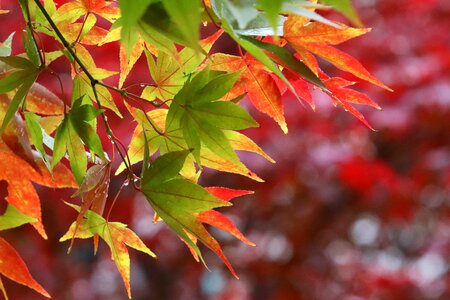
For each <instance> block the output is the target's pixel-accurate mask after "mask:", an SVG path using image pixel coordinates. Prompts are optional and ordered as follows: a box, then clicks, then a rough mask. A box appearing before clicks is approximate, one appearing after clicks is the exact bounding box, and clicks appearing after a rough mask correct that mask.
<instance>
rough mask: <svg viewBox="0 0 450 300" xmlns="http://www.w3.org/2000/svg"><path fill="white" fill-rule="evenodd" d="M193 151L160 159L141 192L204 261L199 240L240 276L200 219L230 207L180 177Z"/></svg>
mask: <svg viewBox="0 0 450 300" xmlns="http://www.w3.org/2000/svg"><path fill="white" fill-rule="evenodd" d="M188 155H189V151H174V152H170V153H168V154H164V155H161V156H160V157H158V158H157V159H156V160H155V161H154V162H153V163H152V164H151V165H150V166H149V167H148V168H147V169H146V170H145V171H144V176H143V177H142V187H141V190H142V192H143V193H144V195H145V196H146V197H147V200H148V201H149V202H150V204H151V205H152V207H153V209H154V210H155V212H156V213H157V214H158V216H159V217H160V218H161V219H162V220H164V222H165V223H166V224H167V225H168V226H169V227H170V228H172V230H174V231H175V232H176V233H177V235H178V236H179V237H180V238H181V239H182V240H183V241H184V242H185V243H186V244H188V245H189V247H190V248H191V249H192V250H193V251H194V253H195V254H196V255H197V256H198V257H199V258H200V259H202V255H201V252H200V249H199V248H198V246H197V244H196V240H197V239H198V240H199V241H200V242H202V243H203V244H205V245H206V246H207V247H208V248H210V249H211V250H212V251H214V252H215V253H216V254H217V256H219V257H220V258H221V259H222V261H223V262H224V263H225V264H226V265H227V267H228V268H229V269H230V271H231V272H232V273H233V274H234V275H235V276H236V273H235V272H234V269H233V268H232V266H231V265H230V263H229V261H228V259H227V258H226V257H225V255H224V254H223V252H222V249H221V247H220V245H219V243H218V242H217V241H216V240H215V239H214V238H213V237H212V236H211V235H210V234H209V233H208V231H207V230H206V229H205V227H204V226H203V225H202V224H201V222H200V221H199V220H198V214H199V213H202V212H206V211H210V210H212V209H214V208H217V207H222V206H229V205H230V203H229V202H226V201H223V200H220V199H218V198H216V197H214V196H213V195H212V194H210V193H208V191H206V190H205V189H203V188H202V187H201V186H199V185H196V184H194V183H192V182H191V181H188V180H186V179H183V178H181V177H179V175H178V174H179V172H180V171H181V169H182V167H183V164H184V161H185V159H186V157H187V156H188Z"/></svg>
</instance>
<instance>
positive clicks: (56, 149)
mask: <svg viewBox="0 0 450 300" xmlns="http://www.w3.org/2000/svg"><path fill="white" fill-rule="evenodd" d="M68 123H69V117H68V116H67V117H65V118H64V120H63V121H62V122H61V124H60V125H59V126H58V128H57V129H56V135H55V142H54V145H53V159H52V165H51V167H52V169H53V168H54V167H55V166H56V165H57V164H58V163H59V162H60V160H61V159H62V158H63V157H64V154H66V148H67V141H68V139H69V128H68Z"/></svg>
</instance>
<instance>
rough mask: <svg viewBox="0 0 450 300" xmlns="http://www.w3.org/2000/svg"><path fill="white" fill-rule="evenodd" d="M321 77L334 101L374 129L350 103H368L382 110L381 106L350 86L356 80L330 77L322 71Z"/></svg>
mask: <svg viewBox="0 0 450 300" xmlns="http://www.w3.org/2000/svg"><path fill="white" fill-rule="evenodd" d="M321 77H322V78H324V83H325V85H326V86H327V88H328V89H329V90H330V91H331V92H330V93H329V96H330V97H331V98H332V99H333V102H334V103H335V104H338V105H340V106H341V107H343V108H344V110H346V111H348V112H350V113H351V114H352V115H354V116H355V117H356V118H358V119H359V120H360V121H361V122H362V123H364V125H366V126H367V127H368V128H370V129H372V130H373V128H372V126H370V124H369V123H368V122H367V120H366V119H365V118H364V116H363V115H362V114H361V113H360V112H359V111H358V110H357V109H356V108H354V107H353V106H352V105H351V104H350V103H353V104H363V105H368V106H372V107H374V108H376V109H378V110H381V107H380V106H379V105H378V104H377V103H375V102H374V101H372V99H370V98H369V97H368V96H366V95H364V94H363V93H360V92H358V91H355V90H353V89H350V88H348V87H349V86H351V85H354V84H355V82H351V81H348V80H345V79H343V78H340V77H333V78H329V77H328V76H327V75H325V74H324V73H321Z"/></svg>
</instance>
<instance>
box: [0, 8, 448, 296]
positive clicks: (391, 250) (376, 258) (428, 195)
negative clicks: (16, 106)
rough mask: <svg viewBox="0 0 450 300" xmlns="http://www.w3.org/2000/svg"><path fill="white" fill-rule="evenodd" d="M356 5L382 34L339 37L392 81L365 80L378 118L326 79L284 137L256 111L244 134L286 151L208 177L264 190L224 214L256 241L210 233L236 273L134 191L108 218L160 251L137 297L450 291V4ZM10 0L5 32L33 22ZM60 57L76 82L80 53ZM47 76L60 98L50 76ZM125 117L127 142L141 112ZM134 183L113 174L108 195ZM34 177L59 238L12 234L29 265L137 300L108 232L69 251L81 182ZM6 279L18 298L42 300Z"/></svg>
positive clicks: (47, 275) (62, 284)
mask: <svg viewBox="0 0 450 300" xmlns="http://www.w3.org/2000/svg"><path fill="white" fill-rule="evenodd" d="M60 2H63V1H60ZM353 2H354V4H355V6H356V7H357V9H358V11H359V13H360V15H361V18H362V20H363V22H364V23H365V25H366V26H367V27H372V28H373V31H372V32H371V33H369V34H367V35H366V36H364V37H360V38H358V39H355V40H351V41H349V42H347V43H345V44H343V45H342V46H341V47H340V49H342V50H344V51H347V52H348V53H350V54H351V55H353V56H354V57H356V58H357V59H359V60H360V61H361V62H362V63H363V65H365V66H366V67H367V68H368V69H369V70H370V71H371V72H372V73H373V74H374V75H375V76H377V77H378V78H379V79H380V80H381V81H383V82H384V83H385V84H387V85H388V86H390V87H391V88H393V89H394V90H395V92H394V93H388V92H385V91H383V90H381V89H378V88H374V87H371V86H369V85H365V84H360V85H359V90H360V91H363V92H366V93H367V94H368V95H369V96H370V97H371V98H372V99H374V100H375V101H376V102H378V103H379V104H380V105H381V106H382V107H383V111H381V112H380V111H374V110H371V109H366V108H361V109H362V111H363V113H364V114H365V116H366V117H367V119H368V121H369V122H370V123H371V125H372V126H373V127H374V128H375V129H376V131H370V130H369V129H367V128H366V127H365V126H364V125H363V124H361V123H360V122H359V121H358V120H356V119H355V118H354V117H352V116H351V115H350V114H348V113H345V112H344V111H342V110H341V109H339V108H334V107H332V105H331V101H330V100H329V99H327V97H326V96H325V95H323V94H321V93H319V92H318V93H315V95H314V96H315V101H316V104H317V111H316V112H315V113H314V112H312V111H309V110H306V109H304V108H303V107H302V106H301V105H300V104H299V103H298V102H297V100H295V99H294V98H293V97H292V96H291V95H286V99H285V108H286V117H287V122H288V126H289V131H290V133H289V135H287V136H286V135H284V134H283V133H282V132H281V130H280V129H279V128H278V126H277V125H276V124H275V123H274V122H273V121H272V120H270V119H269V118H267V117H265V116H263V115H261V114H258V113H257V112H255V111H252V114H253V115H254V116H255V117H256V118H257V119H258V121H259V122H260V124H261V125H262V126H261V128H260V129H257V130H252V131H247V132H246V133H247V134H249V135H250V136H251V137H252V138H253V139H255V140H256V141H257V142H258V144H260V145H261V146H262V148H263V149H264V150H265V151H266V152H267V153H268V154H269V155H271V156H272V157H273V158H274V159H275V160H276V161H277V163H276V164H275V165H272V164H270V163H268V162H266V161H265V160H262V159H260V158H259V157H257V156H256V155H251V154H249V155H242V156H241V157H242V159H243V160H245V161H246V163H247V164H248V165H249V166H250V168H251V169H252V170H253V171H255V172H256V173H257V174H258V175H259V176H260V177H261V178H263V179H264V180H265V181H266V182H265V183H255V182H252V181H251V180H247V179H246V178H243V177H240V176H237V175H229V174H223V173H220V174H218V173H216V172H213V171H209V172H207V174H206V175H204V176H203V177H202V180H201V183H202V185H204V186H214V185H219V186H226V187H231V188H238V189H247V190H254V191H255V194H254V195H252V196H245V197H241V198H238V199H236V200H235V201H234V203H235V205H234V206H233V207H231V208H228V209H226V210H225V213H226V214H227V216H229V217H230V218H231V219H232V220H233V221H234V222H235V223H236V224H237V225H238V227H239V228H240V229H241V230H242V231H243V232H244V234H246V235H247V237H248V238H249V239H250V240H251V241H253V242H255V243H256V244H257V247H249V246H247V245H245V244H243V243H241V242H239V241H237V240H235V239H234V238H232V237H230V236H228V235H226V234H223V233H222V232H219V231H215V230H213V234H214V235H215V236H216V237H217V238H218V240H219V241H220V242H221V243H222V245H223V247H224V252H225V254H226V255H227V256H228V257H229V259H230V261H231V263H232V264H233V266H234V267H235V268H236V270H237V273H238V275H239V277H240V280H236V279H234V278H233V277H232V276H231V274H230V273H229V272H228V271H227V270H226V269H225V267H224V266H223V265H222V263H221V262H220V261H219V260H218V259H217V258H216V257H215V256H214V255H213V254H212V253H211V252H209V251H207V250H206V249H204V248H202V249H204V250H205V251H204V255H205V259H206V261H207V262H208V265H209V267H210V270H211V271H210V272H209V271H208V270H206V269H205V268H204V267H203V266H202V265H201V264H199V263H196V262H195V261H194V260H193V258H192V257H191V255H190V253H189V251H188V249H187V248H186V247H185V245H184V244H183V243H182V242H181V241H180V240H179V239H178V238H177V237H176V236H175V235H174V234H173V233H171V232H170V231H169V230H168V229H167V228H166V227H165V226H164V224H156V225H154V224H152V215H153V212H152V211H151V209H150V207H149V205H148V203H147V202H146V200H145V199H144V198H143V197H142V196H141V195H139V194H137V193H135V192H133V190H132V189H131V188H129V189H125V190H124V191H123V192H122V194H121V196H120V198H119V200H118V203H117V204H116V205H115V207H114V210H113V212H112V217H111V219H112V220H114V221H120V222H125V223H128V224H129V226H130V227H131V229H133V230H134V231H135V232H136V233H137V234H138V235H139V236H140V237H141V238H142V239H143V240H144V241H145V243H146V244H147V245H148V246H149V247H150V248H151V249H152V250H153V251H154V252H155V253H156V254H157V255H158V260H154V259H151V258H149V257H148V256H145V255H143V254H141V253H138V252H137V251H133V250H131V251H130V255H131V258H132V265H131V286H132V293H133V298H134V299H218V300H219V299H223V300H225V299H242V300H245V299H274V300H275V299H276V300H284V299H287V300H289V299H293V300H295V299H307V300H309V299H319V300H328V299H342V300H359V299H380V300H381V299H382V300H385V299H386V300H391V299H392V300H393V299H411V300H415V299H450V276H449V274H450V273H449V266H450V264H449V263H450V1H448V0H396V1H391V0H355V1H353ZM0 3H1V7H2V9H11V10H12V12H11V13H10V14H7V15H2V16H1V19H0V20H1V21H0V22H1V29H0V40H5V38H6V37H7V36H8V35H9V33H10V32H12V31H14V30H20V26H23V25H24V24H23V21H22V20H21V19H20V17H19V13H18V10H17V4H16V1H12V0H9V1H5V0H3V1H1V2H0ZM329 17H330V18H332V19H335V20H341V17H340V16H338V15H336V16H329ZM220 41H221V42H219V45H218V47H219V48H218V49H221V50H223V49H227V47H228V48H229V45H228V40H227V39H226V38H225V39H221V40H220ZM15 43H16V44H19V46H18V47H20V42H19V39H16V40H15ZM95 55H96V56H97V58H98V60H97V63H98V64H99V65H100V66H102V67H104V68H109V69H114V70H117V69H118V49H117V47H115V46H103V47H101V48H99V49H96V50H95ZM323 67H324V69H325V70H326V71H327V72H328V73H329V74H334V75H339V76H343V77H345V78H349V79H353V78H351V77H349V76H348V75H347V74H340V73H338V72H337V71H336V70H335V69H332V68H328V66H327V65H323ZM55 69H56V70H57V71H58V72H61V73H64V74H63V77H64V76H65V78H66V80H70V74H69V68H68V65H64V64H61V66H59V65H58V66H55ZM134 73H135V75H134V76H132V78H130V80H129V82H133V81H136V82H139V77H140V76H148V75H147V74H148V71H147V70H146V69H145V62H144V61H140V62H139V65H138V66H137V67H136V69H134ZM114 80H117V78H113V81H112V82H114ZM40 82H41V83H42V84H44V85H45V86H47V87H48V88H50V89H51V90H52V91H54V92H55V93H57V94H58V93H59V95H60V96H61V97H63V95H61V93H60V90H59V88H58V83H57V82H56V81H55V80H54V79H51V78H50V77H49V78H45V77H44V78H41V80H40ZM67 92H68V93H69V92H70V91H67ZM113 120H114V127H113V129H115V131H116V134H117V135H118V136H119V137H120V138H121V139H122V141H123V142H124V143H128V141H129V139H130V136H131V133H132V130H133V129H134V125H133V124H131V125H130V119H125V120H123V121H120V120H119V119H117V120H116V119H113ZM123 180H124V177H123V176H118V177H114V179H113V181H112V185H111V191H110V194H111V195H114V194H115V192H116V191H117V190H118V189H119V187H120V185H121V184H122V182H123ZM38 190H39V193H40V196H41V201H42V204H43V211H44V213H43V222H44V225H45V226H46V228H47V232H48V235H49V240H48V241H44V240H42V239H41V238H40V237H39V236H38V235H37V234H36V233H35V232H34V231H33V230H32V229H31V227H30V226H25V227H23V228H20V229H16V230H14V231H11V232H9V231H7V232H2V236H4V237H5V238H6V239H7V240H8V241H9V242H10V243H11V244H12V245H14V247H16V249H17V250H18V252H19V253H20V254H21V255H22V257H23V259H24V260H25V261H26V263H27V264H28V266H29V268H30V271H31V273H32V274H33V276H34V277H35V278H36V279H37V280H38V281H39V282H40V283H41V284H42V285H43V286H44V287H45V288H46V289H47V290H48V291H49V292H50V294H52V296H53V299H83V300H90V299H126V293H125V288H124V286H123V283H122V280H121V278H120V275H119V273H118V271H117V270H116V269H115V265H114V263H113V262H112V261H111V259H110V254H109V250H108V249H107V247H105V245H101V246H100V253H99V254H98V255H97V256H93V254H92V251H93V246H92V242H91V241H81V240H77V241H76V243H75V247H74V249H73V251H72V253H71V254H70V255H67V254H66V251H67V247H68V244H63V243H59V242H58V239H59V237H60V236H61V235H62V234H63V233H64V232H65V231H66V230H67V228H68V226H69V225H70V224H69V222H71V220H73V219H74V218H75V216H76V215H75V214H74V211H73V210H71V209H70V208H68V207H67V206H66V205H64V204H63V203H62V200H67V199H69V197H70V194H71V193H72V191H59V190H51V189H44V188H40V187H39V189H38ZM111 199H112V197H111ZM28 227H29V228H28ZM4 283H5V285H6V289H7V291H8V293H9V295H10V299H44V298H43V297H41V296H40V295H38V294H37V293H35V292H34V291H32V290H29V289H27V288H24V287H22V286H19V285H17V284H15V283H11V282H10V281H8V280H4Z"/></svg>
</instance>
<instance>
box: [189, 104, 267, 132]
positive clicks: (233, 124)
mask: <svg viewBox="0 0 450 300" xmlns="http://www.w3.org/2000/svg"><path fill="white" fill-rule="evenodd" d="M194 108H195V110H194V109H193V110H191V112H192V113H193V114H194V115H195V116H196V117H198V118H200V119H202V120H204V121H205V122H208V123H209V124H211V125H214V126H216V127H218V128H221V129H232V130H241V129H246V128H249V127H259V124H258V123H257V122H256V121H255V120H254V119H253V118H252V117H251V116H250V114H249V113H248V112H247V111H246V110H245V109H243V108H242V107H240V106H239V105H237V104H234V103H232V102H228V101H227V102H225V101H216V102H211V103H204V104H201V105H198V106H197V105H195V106H194Z"/></svg>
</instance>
